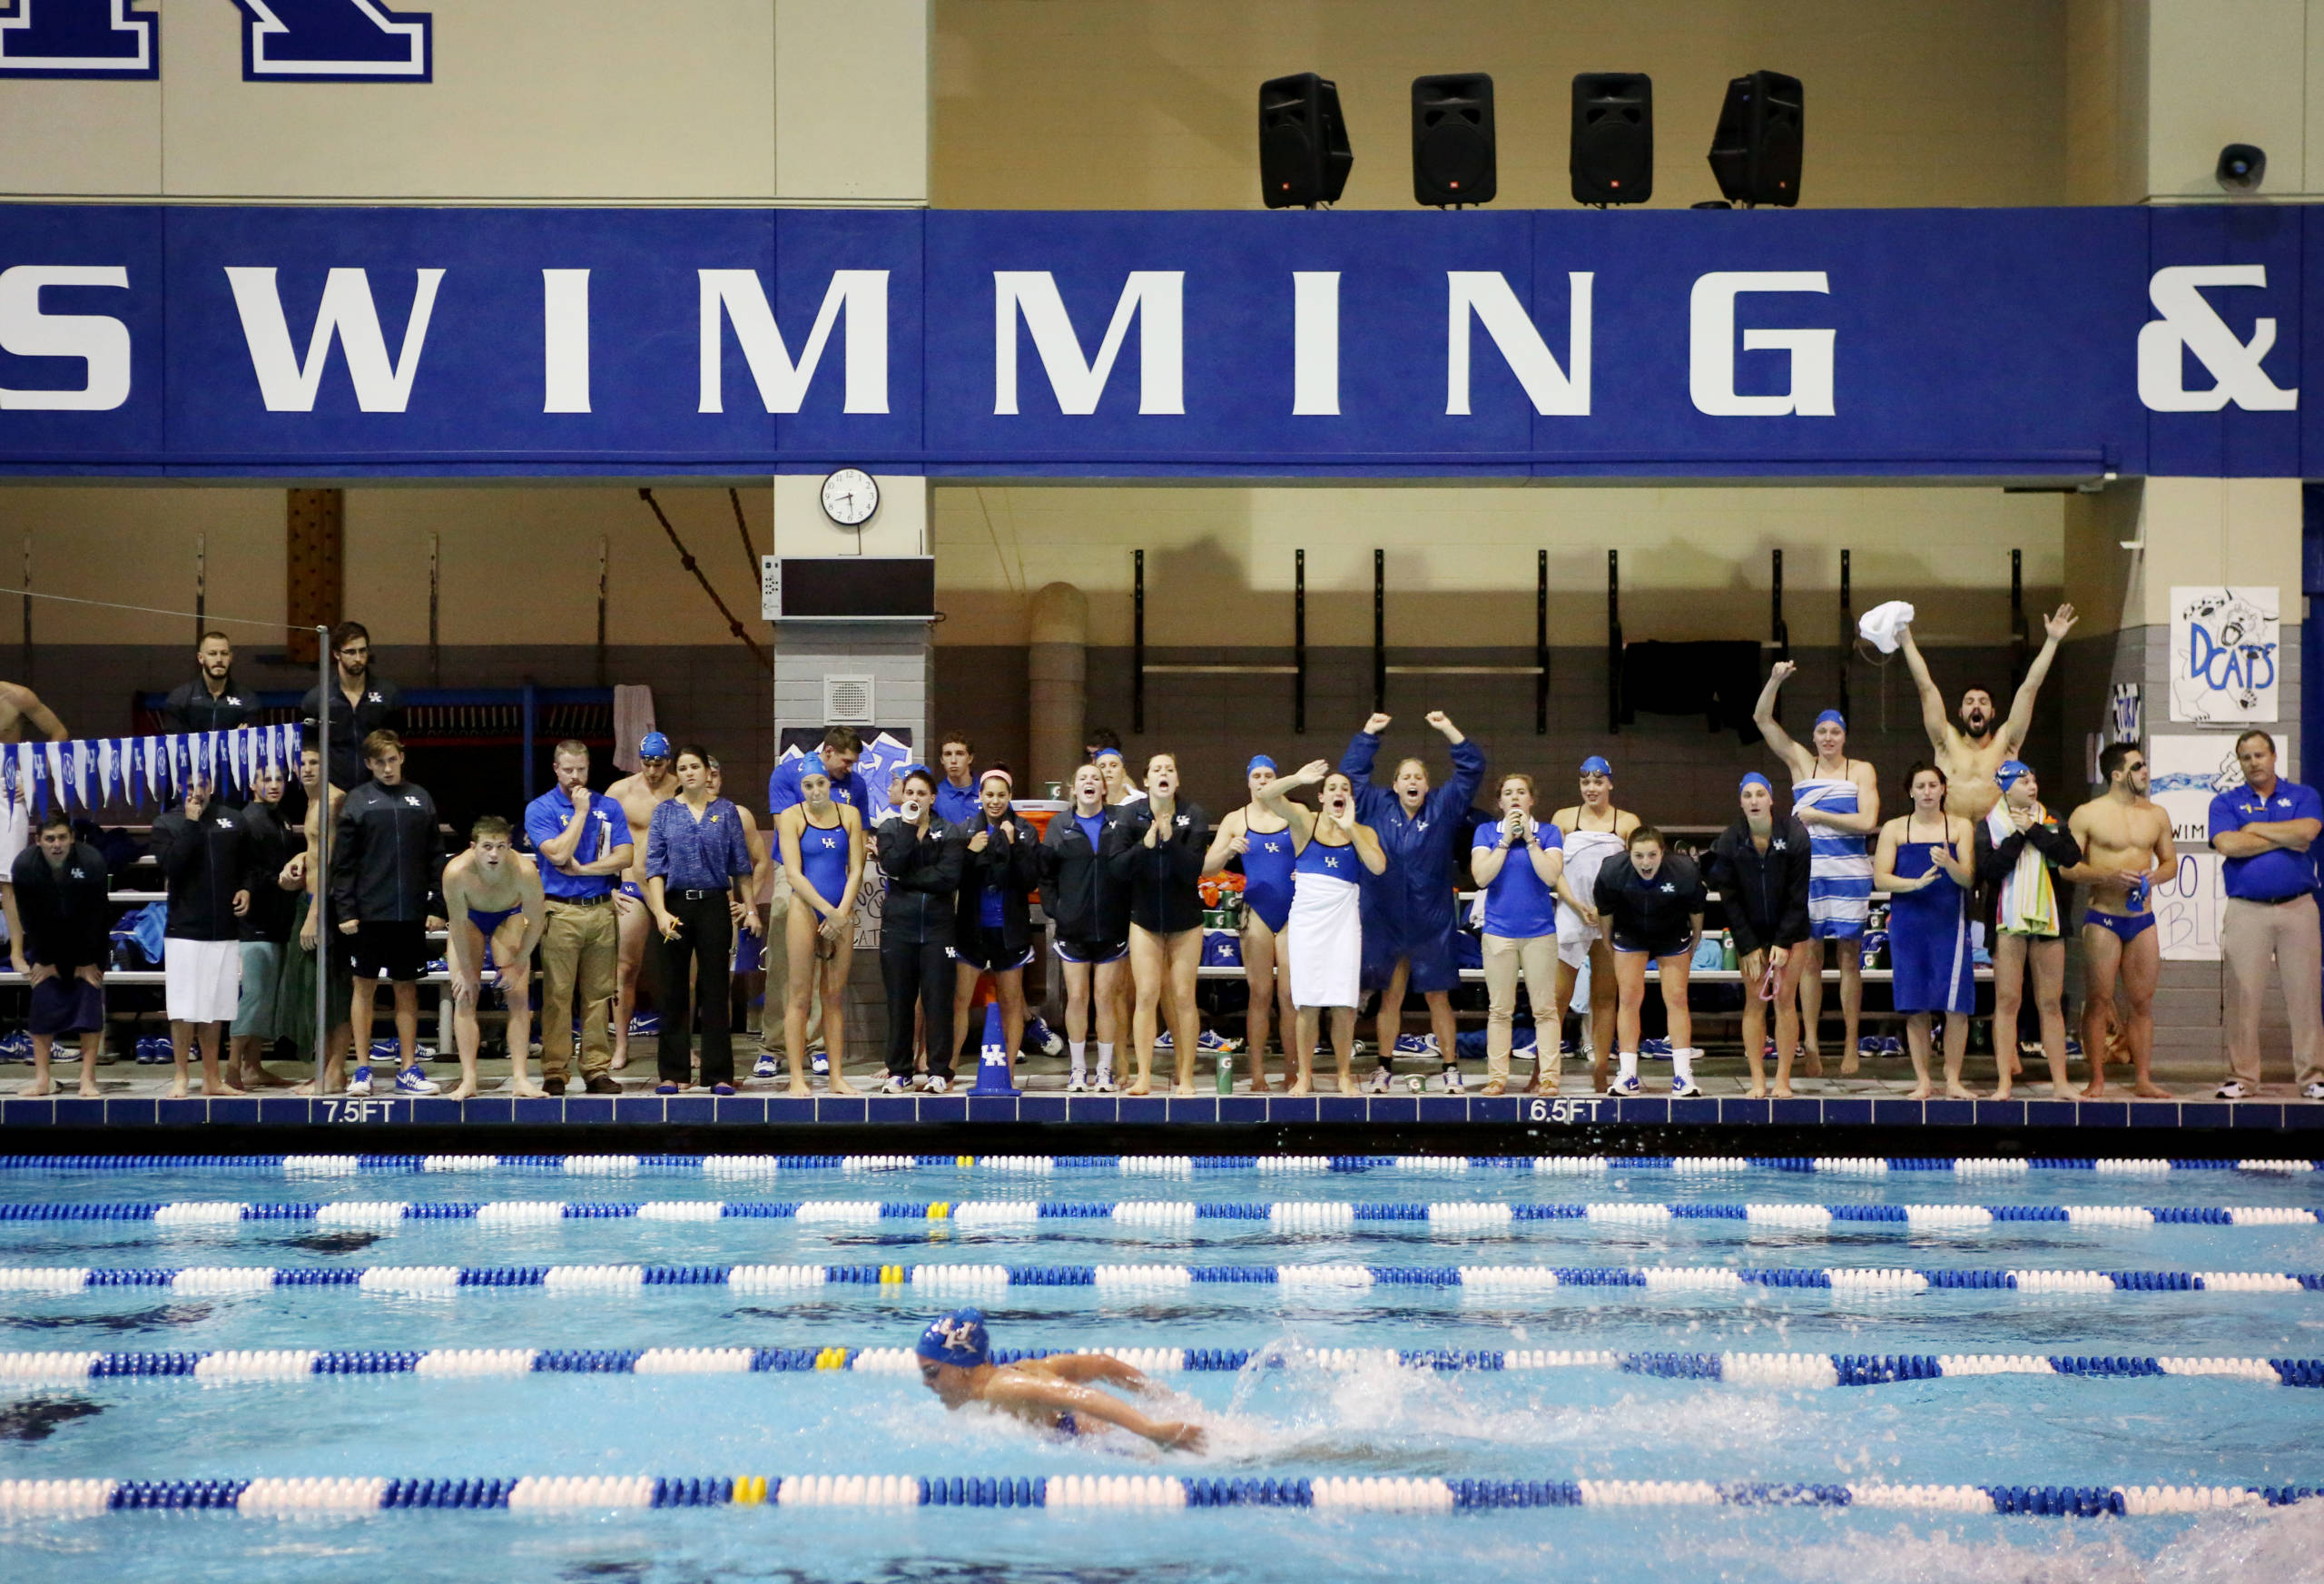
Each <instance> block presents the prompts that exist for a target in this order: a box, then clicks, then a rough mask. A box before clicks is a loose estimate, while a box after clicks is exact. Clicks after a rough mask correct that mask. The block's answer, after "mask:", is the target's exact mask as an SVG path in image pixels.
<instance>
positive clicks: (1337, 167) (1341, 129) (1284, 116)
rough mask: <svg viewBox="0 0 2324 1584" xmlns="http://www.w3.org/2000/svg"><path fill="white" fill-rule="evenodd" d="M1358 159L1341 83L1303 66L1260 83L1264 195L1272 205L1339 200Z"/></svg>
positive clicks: (1311, 204)
mask: <svg viewBox="0 0 2324 1584" xmlns="http://www.w3.org/2000/svg"><path fill="white" fill-rule="evenodd" d="M1354 163H1355V156H1354V154H1353V153H1351V152H1348V146H1347V123H1345V122H1344V121H1342V120H1341V119H1340V91H1339V86H1338V84H1334V83H1330V82H1327V81H1325V80H1324V78H1322V77H1319V76H1317V75H1316V74H1315V73H1313V72H1302V73H1300V74H1298V75H1297V76H1295V77H1276V78H1275V79H1273V80H1272V81H1270V82H1265V83H1262V84H1259V196H1260V198H1261V199H1262V200H1264V201H1265V203H1266V206H1267V207H1268V208H1269V209H1294V208H1298V207H1301V206H1305V207H1308V208H1313V207H1314V206H1315V205H1316V204H1318V203H1332V202H1337V201H1338V199H1339V195H1340V194H1341V193H1342V192H1344V191H1346V189H1347V172H1348V167H1349V166H1351V165H1353V164H1354Z"/></svg>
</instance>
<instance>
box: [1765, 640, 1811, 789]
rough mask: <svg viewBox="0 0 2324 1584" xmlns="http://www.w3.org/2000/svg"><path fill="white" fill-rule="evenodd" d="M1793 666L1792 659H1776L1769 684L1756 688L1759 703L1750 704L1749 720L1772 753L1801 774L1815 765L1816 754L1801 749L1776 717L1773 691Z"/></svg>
mask: <svg viewBox="0 0 2324 1584" xmlns="http://www.w3.org/2000/svg"><path fill="white" fill-rule="evenodd" d="M1792 669H1793V667H1792V664H1791V662H1790V661H1788V660H1784V661H1778V662H1777V664H1776V667H1775V669H1774V670H1772V671H1770V672H1768V685H1767V686H1765V687H1763V688H1761V689H1760V690H1759V702H1758V703H1756V704H1753V705H1752V706H1751V723H1752V724H1753V725H1755V726H1757V727H1758V728H1759V735H1760V736H1761V737H1763V738H1765V739H1766V741H1767V744H1768V747H1769V748H1770V749H1772V750H1774V752H1775V756H1776V757H1777V759H1780V760H1782V761H1783V762H1784V766H1785V768H1786V769H1787V770H1789V771H1790V772H1791V773H1792V774H1793V775H1794V776H1795V777H1800V776H1805V775H1806V774H1807V772H1809V771H1810V770H1813V769H1815V768H1816V759H1815V756H1814V755H1813V754H1811V753H1808V752H1807V749H1805V748H1802V747H1801V746H1800V745H1799V740H1798V739H1797V738H1796V737H1794V736H1793V735H1792V734H1791V733H1788V732H1787V731H1785V730H1784V729H1783V723H1782V722H1780V721H1778V720H1777V719H1776V694H1777V693H1780V692H1781V691H1782V690H1783V684H1784V679H1785V678H1787V677H1788V676H1789V675H1790V674H1791V673H1792Z"/></svg>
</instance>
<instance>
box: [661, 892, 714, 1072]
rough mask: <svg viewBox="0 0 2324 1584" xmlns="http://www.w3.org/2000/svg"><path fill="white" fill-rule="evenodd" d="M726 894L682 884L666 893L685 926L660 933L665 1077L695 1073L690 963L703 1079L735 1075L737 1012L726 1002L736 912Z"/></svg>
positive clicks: (667, 904) (666, 903)
mask: <svg viewBox="0 0 2324 1584" xmlns="http://www.w3.org/2000/svg"><path fill="white" fill-rule="evenodd" d="M726 897H727V893H726V892H724V891H682V890H671V891H668V892H667V893H665V896H664V897H663V905H664V906H665V907H666V908H668V909H669V910H670V915H671V917H673V918H675V919H676V920H677V921H678V922H679V924H680V925H682V926H683V928H682V929H680V930H679V931H678V938H677V939H676V940H661V939H660V937H659V936H658V935H657V936H656V937H655V949H656V950H657V952H658V954H659V959H660V962H661V966H662V987H661V989H662V1005H661V1012H662V1042H661V1046H660V1048H659V1049H658V1050H657V1051H656V1053H655V1058H656V1064H657V1065H658V1066H659V1067H660V1068H661V1070H662V1081H663V1082H665V1083H671V1084H684V1083H685V1082H687V1081H688V1080H689V1079H690V1078H691V1077H693V1074H692V1072H691V1071H690V1068H691V1067H692V1066H693V1060H692V1058H693V1052H694V1009H693V1007H692V1006H691V1005H689V1002H688V997H687V992H686V980H687V972H686V970H687V969H688V968H689V967H690V966H691V967H692V969H694V973H693V980H694V999H695V1000H698V1001H699V1002H700V1003H701V1007H702V1081H703V1082H704V1084H706V1085H707V1084H731V1083H733V1082H734V1037H733V1035H732V1033H731V1032H730V1031H729V1029H728V1027H727V1019H728V1018H729V1017H730V1016H731V1013H730V1012H729V1010H728V1008H727V1004H726V1003H727V999H728V996H727V984H728V981H729V980H730V979H731V978H732V977H733V976H732V973H731V970H730V969H729V965H728V959H730V958H731V957H732V956H733V955H734V915H733V914H732V913H729V912H728V911H727V910H726Z"/></svg>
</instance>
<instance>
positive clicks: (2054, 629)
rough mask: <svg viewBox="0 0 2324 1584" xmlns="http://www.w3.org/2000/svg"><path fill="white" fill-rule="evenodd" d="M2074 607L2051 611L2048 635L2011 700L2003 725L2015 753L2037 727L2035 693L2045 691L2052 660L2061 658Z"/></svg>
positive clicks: (2004, 739)
mask: <svg viewBox="0 0 2324 1584" xmlns="http://www.w3.org/2000/svg"><path fill="white" fill-rule="evenodd" d="M2073 623H2074V615H2073V606H2072V605H2060V606H2059V607H2058V608H2057V609H2056V611H2054V612H2053V613H2052V615H2051V616H2050V619H2049V621H2048V623H2047V624H2046V630H2047V635H2046V636H2044V637H2043V640H2042V652H2041V653H2040V654H2036V655H2035V656H2034V657H2033V664H2032V665H2030V666H2028V667H2026V670H2025V680H2024V682H2022V683H2020V684H2018V688H2017V696H2016V697H2015V698H2014V699H2013V700H2011V701H2010V705H2009V722H2008V723H2007V724H2006V725H2004V727H2003V728H2002V740H2003V741H2004V743H2007V744H2008V746H2009V751H2010V752H2011V753H2015V752H2017V750H2018V749H2019V748H2020V747H2022V746H2024V742H2025V733H2028V732H2030V731H2032V730H2033V695H2034V694H2038V693H2040V692H2041V691H2042V679H2043V677H2045V676H2047V675H2049V674H2050V662H2051V661H2053V660H2055V659H2056V658H2057V657H2058V644H2059V643H2060V641H2061V640H2063V638H2064V637H2065V635H2066V634H2067V633H2068V632H2069V631H2071V630H2072V629H2073Z"/></svg>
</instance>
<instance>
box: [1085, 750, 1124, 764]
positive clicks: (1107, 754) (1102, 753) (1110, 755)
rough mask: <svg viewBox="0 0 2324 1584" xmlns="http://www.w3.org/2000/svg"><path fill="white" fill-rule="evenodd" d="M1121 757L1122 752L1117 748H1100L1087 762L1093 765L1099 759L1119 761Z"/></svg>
mask: <svg viewBox="0 0 2324 1584" xmlns="http://www.w3.org/2000/svg"><path fill="white" fill-rule="evenodd" d="M1121 757H1122V751H1121V750H1120V749H1118V748H1100V749H1098V752H1097V753H1092V754H1091V755H1090V756H1089V762H1090V763H1092V764H1095V763H1097V762H1098V761H1099V760H1100V759H1120V758H1121ZM1123 762H1125V763H1127V762H1128V761H1127V760H1124V761H1123Z"/></svg>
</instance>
